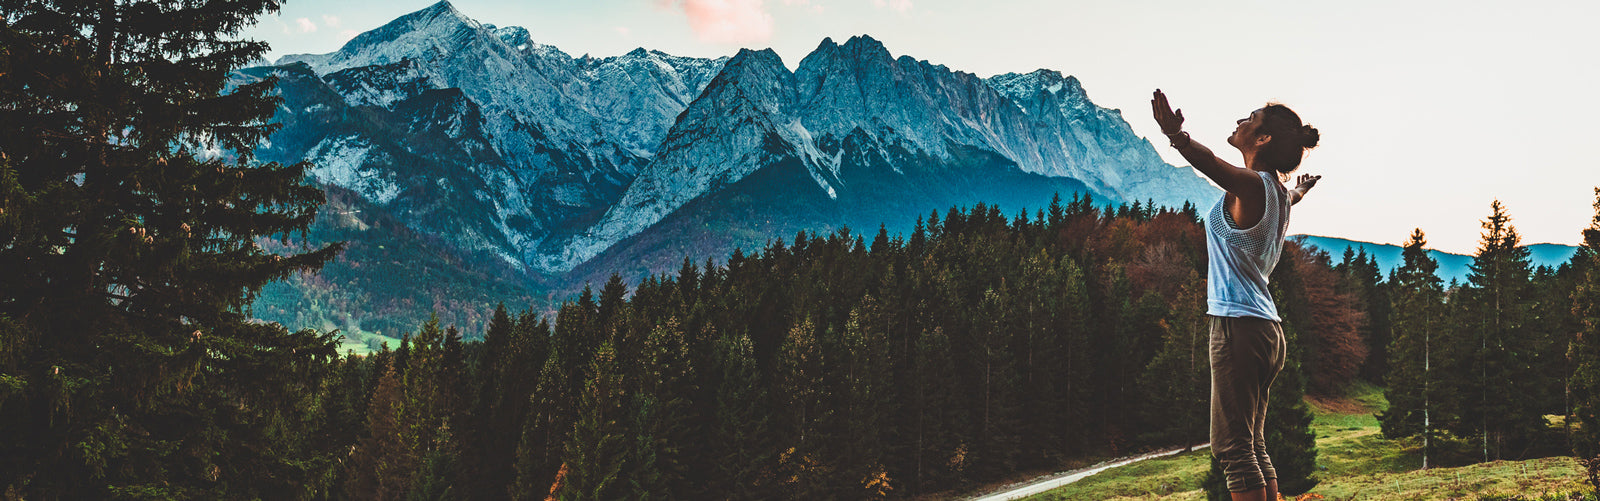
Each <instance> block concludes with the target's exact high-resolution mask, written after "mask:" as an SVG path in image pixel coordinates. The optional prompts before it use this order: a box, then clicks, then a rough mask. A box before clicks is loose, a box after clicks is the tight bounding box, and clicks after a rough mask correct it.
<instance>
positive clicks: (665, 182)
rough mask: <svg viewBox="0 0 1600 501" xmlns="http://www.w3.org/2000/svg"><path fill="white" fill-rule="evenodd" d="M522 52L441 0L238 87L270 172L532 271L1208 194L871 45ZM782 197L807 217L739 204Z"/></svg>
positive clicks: (1112, 128) (1075, 88)
mask: <svg viewBox="0 0 1600 501" xmlns="http://www.w3.org/2000/svg"><path fill="white" fill-rule="evenodd" d="M532 38H533V37H532V36H531V34H530V33H528V31H527V30H525V29H522V28H517V27H495V26H492V25H485V24H479V23H477V22H475V21H473V20H471V19H468V18H467V17H465V16H463V15H462V14H461V13H459V12H457V11H456V10H455V8H454V7H452V6H451V5H450V4H449V3H446V2H441V3H439V4H436V5H434V6H431V7H428V8H426V9H423V10H421V11H417V12H414V13H412V14H408V15H406V16H403V17H401V18H399V19H396V20H394V21H393V22H390V23H389V24H387V25H384V26H383V27H380V28H378V29H375V30H372V31H369V32H367V33H363V34H361V35H359V36H357V37H355V38H354V39H352V40H351V41H350V42H349V43H347V44H346V45H345V46H344V47H342V48H340V49H339V50H338V51H336V52H333V53H329V54H321V55H292V56H286V57H284V58H282V59H280V60H279V61H278V62H277V64H275V65H273V66H268V67H259V68H251V69H247V70H244V71H241V72H240V73H239V75H238V78H239V79H241V80H249V79H257V78H264V77H266V76H269V75H273V76H277V77H278V78H279V79H280V85H279V87H278V89H279V90H278V92H279V93H280V94H281V95H282V96H283V97H284V99H285V100H284V106H283V107H282V108H280V110H279V113H278V115H277V117H276V119H277V120H278V121H279V122H281V123H283V124H284V128H283V129H282V130H281V131H280V132H279V133H278V134H277V135H275V136H273V138H272V144H271V145H270V146H268V147H267V148H264V149H263V150H262V151H261V156H262V157H263V158H264V159H266V160H276V161H300V160H309V161H311V162H313V163H314V164H315V165H316V166H315V168H314V169H313V170H312V175H313V176H315V177H316V178H317V179H318V180H319V181H320V182H323V183H327V184H331V185H338V186H340V187H344V188H348V189H350V190H353V191H355V192H356V193H359V194H360V195H361V196H362V197H364V198H366V199H368V200H369V201H371V202H373V203H374V204H376V205H377V206H379V207H381V208H383V209H384V210H387V211H390V212H392V213H393V214H394V215H395V216H396V218H398V219H399V220H401V221H405V222H406V224H407V225H408V226H411V227H412V228H415V229H417V230H419V231H421V232H423V233H425V234H429V235H433V236H436V237H438V238H441V239H443V240H445V241H448V242H450V243H452V244H454V245H456V246H458V247H461V248H463V249H467V250H472V251H489V252H492V253H494V254H497V255H499V256H501V258H502V259H504V260H505V261H507V262H508V263H511V264H514V265H517V266H524V267H526V268H527V269H530V270H534V271H540V272H544V273H547V274H561V273H566V272H569V270H573V269H574V268H576V267H579V266H580V265H582V264H583V263H585V262H588V261H591V260H594V259H595V258H596V256H601V255H602V254H606V255H607V256H608V257H607V259H606V260H607V261H608V262H622V261H627V260H628V259H630V257H629V256H626V255H619V252H621V251H619V250H617V249H615V247H616V246H617V245H618V243H619V242H623V241H624V240H629V239H632V240H633V241H635V242H639V241H654V242H661V241H666V240H669V239H670V238H669V237H670V235H668V234H662V233H661V232H664V231H669V230H667V228H680V227H681V225H682V224H685V223H684V222H685V221H690V220H693V221H701V222H702V223H704V222H706V221H711V220H713V219H717V218H722V219H741V221H729V222H728V224H732V225H733V226H737V227H740V228H745V229H746V231H748V232H750V233H749V234H747V235H746V236H745V240H750V239H752V238H756V237H758V236H760V235H762V234H763V233H762V232H771V231H777V230H779V229H783V230H788V229H792V228H793V226H794V225H792V224H786V225H768V226H762V225H753V224H752V221H754V220H757V219H761V220H766V221H770V220H771V219H773V218H778V219H784V218H786V217H790V216H794V215H795V214H796V213H801V214H805V216H804V217H800V216H794V217H796V218H797V221H798V220H804V224H803V225H802V226H801V227H802V228H803V227H805V225H816V224H822V225H826V226H837V225H842V224H850V225H855V226H856V227H861V226H863V225H867V226H875V225H876V223H878V222H885V223H896V222H905V221H908V220H909V219H910V218H912V217H915V215H916V214H922V213H926V212H927V211H929V210H937V209H941V208H943V207H948V206H949V204H966V203H973V202H977V201H987V202H991V203H995V202H1000V203H1006V204H1010V205H1014V206H1022V205H1028V206H1031V207H1038V206H1040V205H1042V203H1043V202H1044V201H1047V200H1048V196H1049V194H1050V193H1051V192H1052V191H1090V192H1093V193H1095V194H1096V196H1097V197H1099V198H1100V199H1101V200H1108V201H1133V200H1141V201H1142V200H1146V199H1153V200H1155V201H1156V202H1157V203H1161V204H1166V205H1173V206H1176V205H1181V204H1182V203H1184V202H1186V201H1189V202H1196V203H1204V202H1209V201H1210V200H1211V199H1213V198H1214V197H1215V196H1216V194H1217V193H1219V192H1218V191H1216V189H1215V188H1214V187H1212V186H1210V185H1209V184H1208V183H1206V182H1205V181H1204V180H1203V179H1201V178H1199V177H1198V176H1197V175H1195V173H1194V172H1193V171H1191V170H1190V169H1187V168H1173V167H1171V166H1169V165H1167V164H1165V163H1163V162H1162V161H1161V160H1160V158H1159V157H1158V156H1157V155H1156V152H1155V150H1154V148H1152V147H1151V145H1150V144H1149V142H1147V141H1145V140H1143V139H1142V138H1139V137H1137V136H1135V135H1134V134H1133V132H1132V130H1131V129H1129V127H1128V125H1127V123H1126V122H1125V121H1123V120H1122V117H1121V115H1120V114H1119V113H1118V112H1117V111H1116V110H1107V109H1104V108H1101V107H1099V106H1096V105H1095V104H1094V103H1093V102H1091V101H1090V100H1089V98H1088V96H1087V95H1086V94H1085V93H1084V91H1083V88H1082V86H1081V85H1080V84H1079V82H1078V81H1077V79H1075V78H1072V77H1063V76H1062V75H1061V74H1060V73H1059V72H1055V71H1050V70H1038V71H1035V72H1033V73H1028V74H1006V75H998V76H995V77H992V78H989V79H981V78H978V77H977V76H975V75H972V74H969V73H964V72H959V71H953V70H950V69H948V68H946V67H944V66H940V65H935V64H932V63H929V62H927V61H919V60H915V59H913V58H911V57H908V56H901V57H899V58H893V57H891V55H890V53H889V51H888V50H887V49H886V48H884V47H883V45H882V44H881V43H879V42H878V41H876V40H873V39H871V38H870V37H866V36H861V37H855V38H852V39H850V40H848V41H846V42H845V43H843V44H837V43H835V42H834V41H832V40H824V41H823V42H822V43H821V44H820V45H819V46H818V47H817V48H816V50H814V51H813V52H812V53H811V54H809V55H808V56H806V57H805V58H804V59H803V60H801V61H800V62H799V64H798V66H797V67H796V69H795V70H794V71H792V72H791V71H790V70H789V69H788V68H787V67H786V66H785V64H784V62H783V61H781V60H780V59H779V57H778V56H777V54H776V53H773V52H772V51H771V50H762V51H753V50H743V51H740V52H739V53H738V54H737V55H735V56H733V57H732V58H719V59H699V58H689V57H678V56H672V55H668V54H665V53H661V52H658V51H648V50H645V49H637V50H634V51H632V52H629V53H627V54H624V55H621V56H615V57H607V58H593V57H589V56H582V57H577V58H574V57H571V56H569V55H567V54H565V53H563V52H561V51H560V50H558V49H556V48H555V47H551V46H548V45H541V44H539V43H537V42H535V41H533V39H532ZM768 171H771V172H768ZM779 180H782V181H781V182H780V181H779ZM956 184H960V185H961V186H957V185H956ZM730 190H732V191H730ZM1024 194H1026V196H1024ZM975 197H978V198H975ZM1040 197H1043V200H1038V199H1039V198H1040ZM779 198H788V199H794V200H802V199H803V200H807V201H808V202H806V203H807V204H808V205H807V206H806V207H804V208H800V207H796V206H793V205H784V204H768V203H764V202H762V203H753V204H751V203H746V202H749V201H750V200H756V201H758V202H759V201H761V200H767V199H779ZM741 203H744V204H745V205H739V204H741ZM735 206H738V207H742V209H738V210H735V208H736V207H735ZM779 207H784V208H783V209H781V210H783V211H785V213H770V212H771V211H775V210H780V209H779ZM763 211H766V212H763ZM674 214H678V217H676V218H674ZM829 218H833V219H832V220H830V219H829ZM874 218H875V219H874ZM674 221H676V222H675V223H674ZM796 224H799V223H796ZM780 226H781V227H782V228H780ZM762 228H765V229H762ZM786 236H788V235H781V234H776V233H773V234H770V235H766V237H780V238H781V237H786ZM701 238H710V237H707V236H704V235H702V237H701ZM726 242H727V245H739V243H738V242H735V241H733V240H726ZM657 247H661V246H657ZM666 248H675V247H671V246H667V247H666ZM701 250H704V251H707V252H717V251H719V250H721V249H720V248H716V247H712V248H703V249H701ZM679 257H680V258H681V256H679ZM694 257H695V258H696V259H699V258H701V257H703V256H694ZM591 268H592V266H591Z"/></svg>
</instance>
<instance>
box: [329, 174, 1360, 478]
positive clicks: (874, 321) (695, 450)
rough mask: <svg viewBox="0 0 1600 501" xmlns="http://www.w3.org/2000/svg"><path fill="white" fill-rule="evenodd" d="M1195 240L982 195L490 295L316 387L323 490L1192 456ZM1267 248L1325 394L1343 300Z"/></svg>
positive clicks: (1347, 316) (1346, 337)
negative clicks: (719, 252)
mask: <svg viewBox="0 0 1600 501" xmlns="http://www.w3.org/2000/svg"><path fill="white" fill-rule="evenodd" d="M1201 232H1202V228H1201V225H1200V223H1199V221H1198V218H1197V216H1196V214H1195V211H1194V209H1193V208H1192V207H1185V208H1183V209H1181V210H1170V209H1163V208H1155V207H1151V206H1148V205H1144V204H1138V203H1136V204H1133V205H1131V206H1120V207H1113V208H1100V207H1096V206H1095V204H1094V202H1093V200H1092V199H1090V198H1088V197H1084V198H1074V199H1073V200H1070V201H1062V200H1060V199H1059V198H1058V199H1057V200H1056V202H1055V203H1053V204H1051V205H1050V206H1049V207H1048V208H1047V209H1041V210H1038V211H1036V212H1034V213H1033V214H1031V215H1030V214H1027V213H1025V212H1024V213H1021V214H1018V215H1015V216H1014V217H1008V216H1006V215H1003V214H1002V213H1001V212H1000V210H999V209H998V208H996V207H994V206H989V205H984V204H979V205H977V206H975V207H973V208H971V209H970V210H967V209H958V208H952V209H950V210H949V211H947V212H946V213H944V214H943V215H942V216H941V215H940V214H939V213H937V212H935V213H932V214H929V216H928V217H927V218H926V219H925V220H923V221H921V222H919V223H918V224H917V226H916V228H915V229H914V230H913V231H912V232H911V234H910V235H909V236H895V237H891V236H890V235H888V234H887V232H886V231H884V230H882V229H881V228H880V230H879V231H878V232H877V234H876V235H874V236H872V237H871V241H870V242H869V241H868V240H867V239H866V238H865V237H864V236H858V235H854V234H852V233H851V232H850V231H849V230H841V231H839V232H837V233H834V234H830V235H816V234H806V233H801V234H798V235H796V236H795V237H794V238H793V240H789V241H774V242H772V243H771V244H770V245H768V246H767V247H766V248H764V249H761V250H760V251H758V252H755V253H752V254H751V255H744V254H743V253H742V252H735V253H734V254H733V255H732V256H730V257H728V258H727V260H726V262H725V263H724V264H720V265H719V264H715V263H713V262H707V263H706V264H704V265H699V266H697V265H695V264H694V263H693V262H691V261H688V260H685V262H684V264H683V266H682V268H681V269H680V270H679V271H678V272H677V273H673V274H663V275H659V276H654V277H650V278H647V279H645V280H643V281H642V282H641V283H638V284H633V285H631V286H630V285H629V284H625V283H624V282H623V281H622V280H621V279H620V278H616V277H613V279H612V280H611V281H610V282H608V283H607V284H605V285H604V286H603V287H601V288H600V290H599V291H598V293H591V292H589V291H585V292H584V293H583V294H582V295H580V296H579V297H577V298H576V299H574V300H572V301H568V302H565V303H563V304H562V305H560V307H559V310H558V312H557V313H556V314H555V315H554V318H549V317H544V316H540V315H537V314H535V313H531V312H523V313H522V314H520V315H516V316H515V317H513V315H511V314H509V313H508V312H507V311H506V309H505V307H504V306H503V305H502V306H501V307H500V308H499V309H498V310H496V311H495V313H494V317H493V320H492V321H491V322H490V327H489V329H488V331H487V332H486V333H484V335H483V340H482V342H481V344H480V343H479V342H476V341H474V342H463V340H462V338H463V334H462V333H460V332H457V331H454V330H453V329H449V328H441V326H439V325H438V323H437V322H431V323H429V324H427V325H424V326H422V328H421V329H420V331H419V332H418V333H417V334H415V335H413V336H408V337H406V338H405V340H404V341H403V342H402V344H401V345H400V346H398V347H396V348H395V349H394V350H385V351H382V352H379V353H377V354H375V355H373V356H367V357H358V356H350V357H346V358H345V359H344V360H342V361H340V362H339V368H338V370H337V372H338V374H337V376H336V377H334V378H331V379H330V380H329V381H328V382H327V384H326V385H325V386H326V388H327V390H326V393H327V397H326V398H325V399H320V400H321V401H323V402H324V403H325V405H327V406H328V407H329V409H328V411H326V413H327V414H328V416H330V418H329V419H330V421H329V422H328V423H326V424H327V425H328V426H330V427H331V428H333V429H336V430H339V431H337V432H335V433H331V434H330V435H331V436H339V437H345V440H346V442H347V443H350V444H352V445H353V446H354V448H353V449H352V452H351V453H350V455H349V456H348V460H347V461H345V463H344V468H343V469H342V470H340V471H339V472H337V475H336V476H335V478H334V479H333V480H334V485H330V486H329V487H328V489H329V490H328V492H329V493H343V494H345V495H348V496H351V497H366V496H369V495H375V496H376V497H379V498H387V497H391V496H401V495H406V496H409V495H415V494H421V495H422V497H424V498H430V499H431V498H437V497H439V496H443V495H446V494H447V493H453V494H455V495H457V496H461V497H463V498H472V499H483V498H498V497H506V496H509V497H511V498H514V499H529V498H532V499H543V498H545V497H546V496H551V495H553V496H554V497H556V498H557V499H654V498H679V499H771V498H792V499H830V498H831V499H858V498H868V497H889V496H892V497H906V496H909V495H915V494H920V493H927V492H931V491H941V490H949V489H959V488H964V487H969V486H972V485H974V484H976V483H981V482H987V481H993V480H998V479H1003V478H1007V477H1008V476H1009V475H1012V474H1014V473H1015V472H1017V471H1019V470H1033V469H1041V468H1053V467H1059V466H1061V465H1063V464H1065V463H1067V462H1068V461H1072V460H1086V459H1092V458H1096V457H1105V456H1115V455H1121V454H1127V453H1130V452H1137V451H1144V450H1149V449H1152V448H1157V447H1169V446H1187V445H1194V444H1199V443H1204V442H1205V441H1206V439H1207V428H1206V426H1207V417H1206V411H1207V408H1208V407H1207V405H1208V404H1207V402H1208V395H1209V384H1210V380H1209V362H1208V358H1207V349H1206V346H1207V345H1206V342H1207V334H1208V324H1207V320H1206V317H1205V316H1204V308H1205V293H1204V289H1203V287H1204V281H1203V280H1202V279H1201V278H1200V277H1201V273H1202V271H1203V265H1204V262H1205V261H1204V260H1205V247H1204V240H1203V239H1202V233H1201ZM1290 248H1291V250H1290V251H1289V252H1290V254H1289V259H1286V260H1285V262H1284V264H1283V265H1281V266H1280V269H1279V271H1278V272H1277V274H1276V275H1275V281H1274V283H1275V284H1278V287H1280V288H1286V289H1283V291H1282V294H1283V295H1284V296H1285V297H1300V298H1305V299H1304V300H1300V301H1290V302H1289V304H1288V305H1286V306H1285V315H1286V320H1287V321H1288V325H1289V326H1290V327H1289V329H1288V331H1289V335H1290V336H1291V337H1292V338H1297V339H1299V338H1305V339H1309V338H1311V337H1316V336H1312V335H1310V334H1306V333H1313V332H1315V333H1326V334H1320V335H1318V336H1320V337H1319V340H1318V341H1317V342H1310V343H1297V344H1296V346H1297V347H1303V348H1302V350H1313V349H1315V350H1322V351H1324V352H1327V353H1329V354H1330V355H1326V356H1320V357H1317V359H1319V360H1329V362H1326V363H1322V364H1320V365H1316V366H1313V365H1312V364H1304V365H1305V367H1306V369H1309V370H1312V371H1314V372H1310V373H1307V374H1315V375H1316V376H1315V377H1312V378H1311V379H1313V380H1325V381H1324V382H1323V383H1322V384H1327V385H1337V384H1340V381H1348V380H1350V379H1352V378H1354V377H1356V373H1357V369H1358V367H1359V365H1360V363H1361V361H1362V359H1363V355H1364V352H1365V347H1364V346H1363V345H1362V344H1361V342H1360V339H1361V338H1360V337H1359V336H1360V333H1359V329H1360V328H1361V327H1362V326H1363V325H1364V320H1363V315H1364V310H1363V308H1361V307H1360V305H1359V304H1358V301H1357V296H1356V294H1354V293H1351V292H1348V291H1346V290H1345V289H1346V287H1345V286H1344V285H1343V284H1344V279H1343V278H1342V275H1340V274H1339V273H1338V272H1337V271H1336V270H1335V269H1334V267H1333V265H1332V264H1331V263H1330V261H1329V258H1328V256H1327V255H1326V254H1323V253H1320V252H1315V251H1312V250H1309V249H1304V248H1301V247H1299V246H1297V245H1292V244H1291V245H1290ZM1361 262H1362V263H1364V264H1366V265H1370V266H1375V264H1372V263H1373V262H1372V261H1371V260H1370V259H1367V258H1366V257H1365V256H1363V260H1362V261H1361ZM1335 352H1338V353H1339V354H1338V355H1337V356H1335V355H1331V354H1332V353H1335ZM1347 352H1348V353H1347ZM1294 359H1295V362H1293V363H1291V367H1290V369H1289V370H1287V371H1286V373H1285V376H1284V377H1283V378H1282V380H1281V381H1280V382H1279V384H1278V386H1277V387H1276V388H1277V391H1275V392H1274V406H1275V409H1274V410H1275V412H1273V413H1272V415H1273V416H1274V421H1275V423H1274V428H1275V430H1277V431H1276V433H1277V434H1278V436H1279V437H1280V440H1278V441H1276V443H1274V447H1275V448H1276V449H1278V450H1275V451H1274V452H1276V453H1278V455H1279V457H1280V459H1279V460H1278V463H1279V469H1280V471H1282V472H1284V473H1283V474H1284V477H1285V480H1286V481H1285V484H1286V485H1289V486H1292V485H1297V484H1295V482H1294V481H1291V479H1298V481H1299V482H1300V484H1298V485H1303V486H1304V487H1309V483H1308V480H1307V477H1308V476H1309V475H1310V474H1311V472H1312V470H1313V465H1314V454H1315V453H1314V451H1313V450H1312V437H1311V436H1310V434H1309V431H1308V430H1307V425H1308V424H1309V422H1310V414H1309V411H1308V409H1307V408H1306V407H1305V404H1304V403H1303V402H1302V399H1301V395H1302V394H1303V390H1302V388H1303V385H1304V384H1305V383H1304V382H1303V379H1304V378H1302V376H1301V374H1303V373H1306V372H1304V371H1303V369H1301V368H1300V365H1299V364H1300V362H1299V361H1302V360H1310V359H1312V357H1311V356H1309V355H1307V354H1305V353H1297V356H1295V357H1294ZM1314 367H1315V368H1314ZM1324 373H1325V374H1324ZM1286 488H1291V487H1286ZM1302 490H1303V489H1302ZM374 493H376V494H374Z"/></svg>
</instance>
